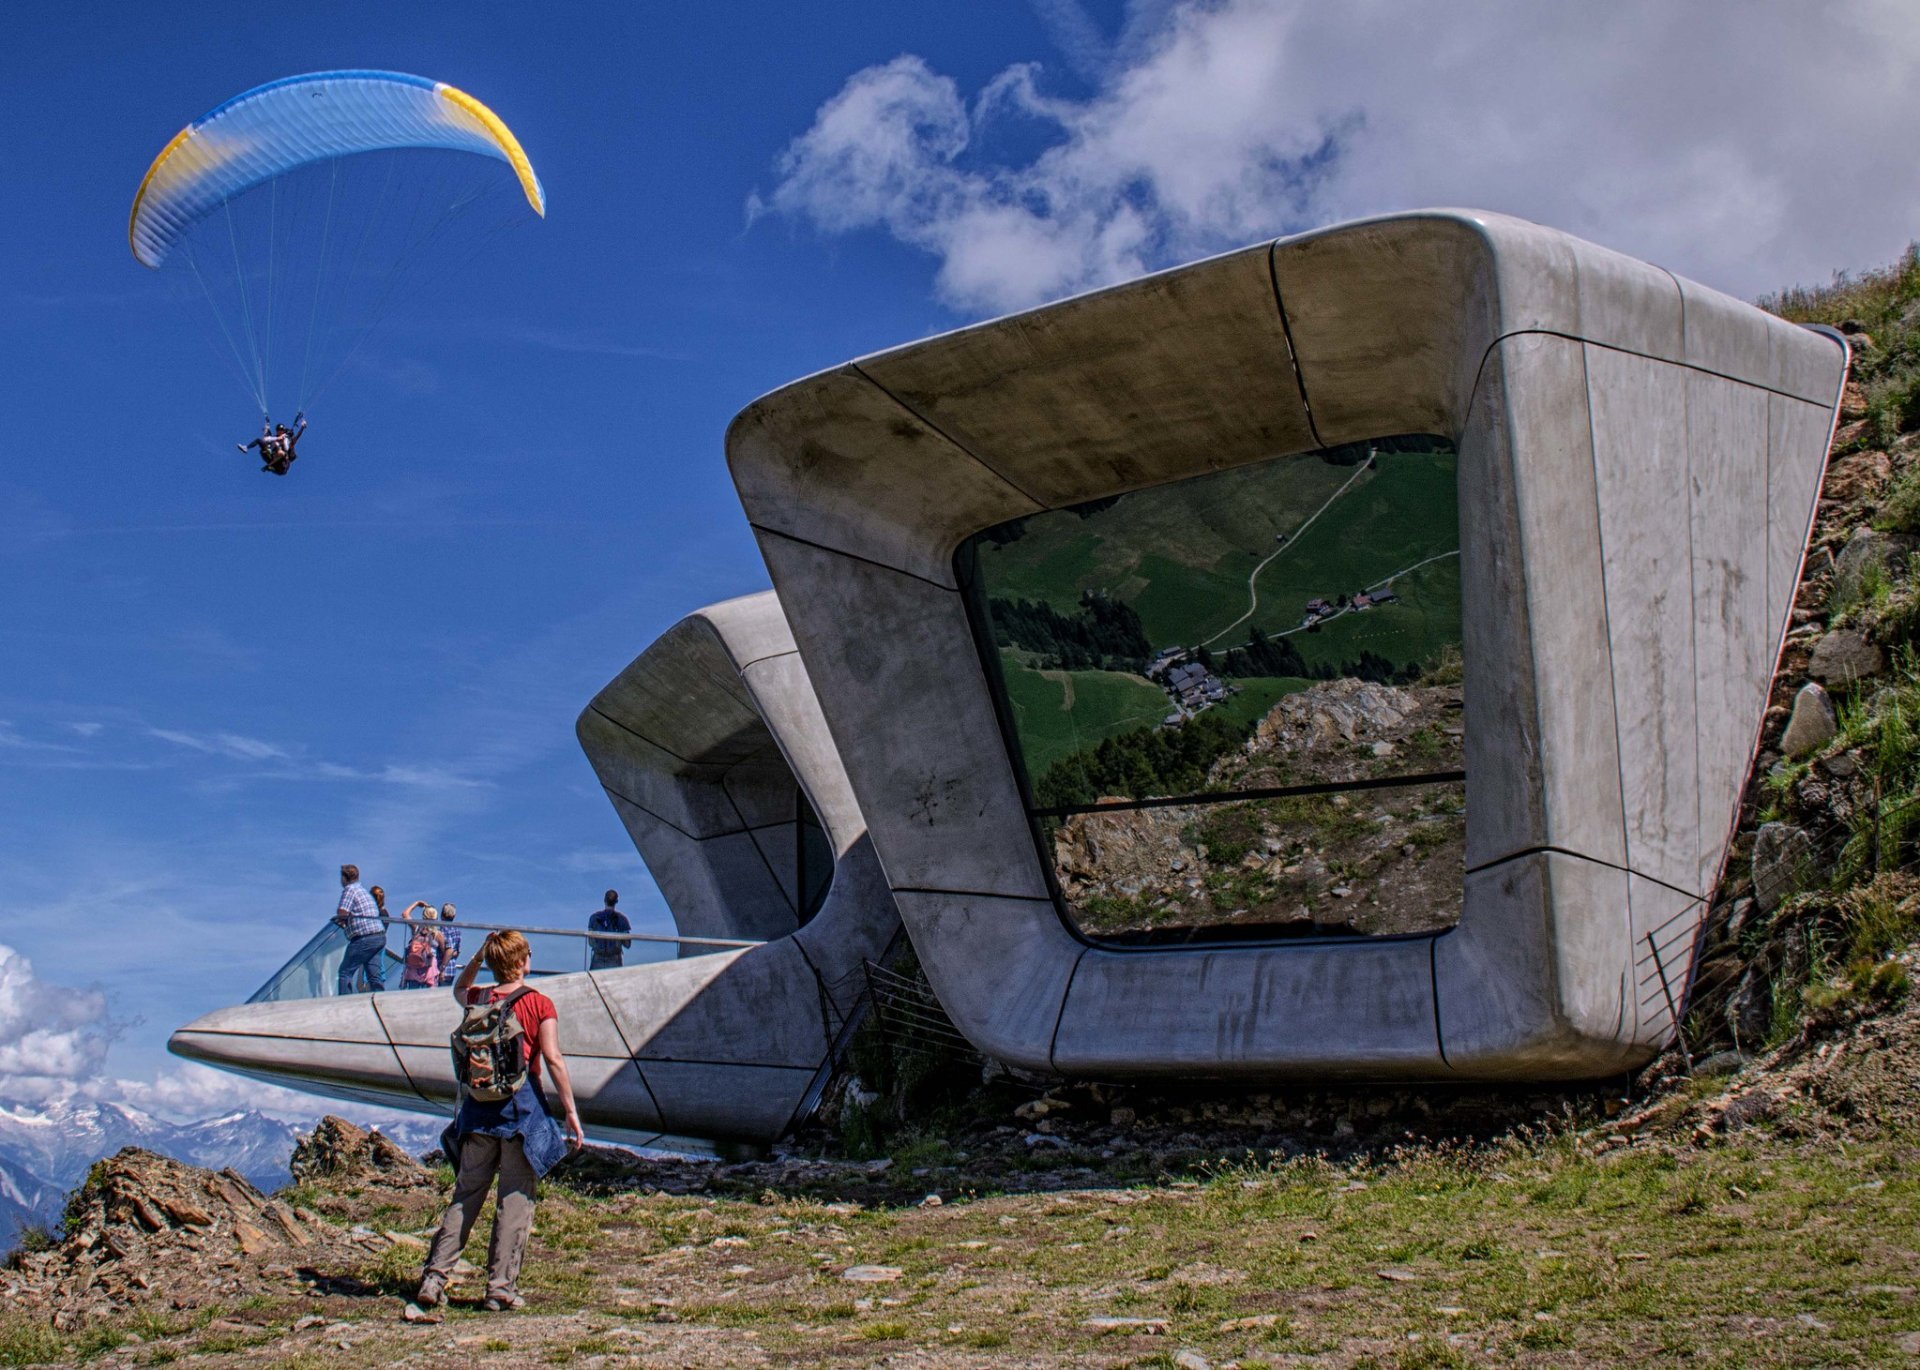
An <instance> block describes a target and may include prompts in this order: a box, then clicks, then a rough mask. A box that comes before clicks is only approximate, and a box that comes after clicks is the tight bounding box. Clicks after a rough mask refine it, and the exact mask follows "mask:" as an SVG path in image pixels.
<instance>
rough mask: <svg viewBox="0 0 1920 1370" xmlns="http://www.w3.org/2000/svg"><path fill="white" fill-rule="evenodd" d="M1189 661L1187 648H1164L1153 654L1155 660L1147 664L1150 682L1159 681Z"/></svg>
mask: <svg viewBox="0 0 1920 1370" xmlns="http://www.w3.org/2000/svg"><path fill="white" fill-rule="evenodd" d="M1186 659H1187V649H1186V648H1185V647H1162V648H1161V649H1160V650H1159V651H1157V652H1155V653H1154V654H1153V660H1152V661H1149V662H1148V663H1147V670H1146V676H1147V679H1148V680H1152V681H1159V680H1160V677H1161V676H1163V675H1165V674H1166V673H1167V672H1168V671H1170V670H1172V669H1173V668H1174V667H1176V666H1178V665H1179V664H1180V663H1181V662H1183V661H1185V660H1186Z"/></svg>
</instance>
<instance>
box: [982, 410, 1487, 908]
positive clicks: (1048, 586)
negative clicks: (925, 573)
mask: <svg viewBox="0 0 1920 1370" xmlns="http://www.w3.org/2000/svg"><path fill="white" fill-rule="evenodd" d="M1457 465H1458V461H1457V457H1456V455H1455V453H1454V451H1453V448H1452V447H1451V445H1450V444H1449V443H1448V442H1447V441H1446V440H1445V439H1442V438H1436V437H1429V436H1425V435H1414V436H1401V437H1389V438H1382V439H1378V440H1376V441H1373V442H1368V443H1357V444H1352V445H1350V446H1346V447H1341V448H1334V449H1328V450H1325V451H1320V452H1312V453H1305V454H1301V455H1298V456H1292V457H1284V458H1279V459H1277V460H1274V461H1269V462H1264V463H1261V464H1258V465H1254V466H1248V467H1241V468H1237V469H1235V470H1231V471H1223V472H1216V473H1213V474H1210V475H1206V476H1198V477H1194V478H1192V479H1189V480H1185V481H1180V482H1176V483H1174V484H1171V485H1165V486H1160V487H1156V488H1154V489H1150V490H1142V491H1137V492H1135V493H1132V494H1128V495H1124V496H1120V497H1118V498H1114V499H1104V500H1094V501H1091V502H1089V503H1087V504H1083V505H1079V506H1077V507H1074V508H1071V509H1064V510H1056V511H1053V512H1050V513H1046V514H1039V515H1034V516H1032V517H1030V518H1025V519H1020V520H1016V521H1014V522H1012V523H1007V524H1002V525H1000V526H999V527H997V528H992V529H989V530H987V531H986V532H984V533H982V534H980V535H978V536H977V537H975V538H974V539H972V540H971V541H970V542H969V543H968V545H967V546H966V547H965V548H964V549H963V550H962V553H961V556H960V558H959V566H960V569H961V573H962V576H963V578H964V580H965V582H966V585H967V588H968V592H969V597H970V603H971V606H972V610H973V614H974V619H975V627H976V631H977V633H978V636H979V638H980V640H981V642H982V645H983V653H984V654H985V655H986V657H987V658H988V663H987V664H988V666H989V676H990V677H991V678H992V679H993V680H994V682H995V685H996V688H997V691H998V694H999V705H1000V709H1001V715H1002V719H1003V721H1004V724H1005V726H1006V729H1007V732H1008V734H1009V739H1008V740H1009V743H1010V745H1011V746H1012V748H1013V750H1014V753H1015V756H1016V758H1017V760H1018V762H1019V765H1020V769H1021V770H1022V771H1023V778H1024V783H1025V786H1026V791H1027V797H1028V802H1029V806H1030V809H1031V813H1032V816H1033V819H1034V823H1035V826H1036V833H1037V835H1038V837H1039V840H1040V841H1041V842H1042V844H1043V847H1044V848H1045V850H1046V851H1047V852H1048V853H1049V854H1050V856H1051V859H1052V864H1053V873H1054V878H1055V881H1056V884H1057V887H1058V889H1059V891H1060V894H1061V896H1062V898H1063V899H1064V900H1065V903H1066V906H1067V909H1068V912H1069V913H1070V915H1071V916H1072V917H1073V918H1074V919H1075V921H1076V922H1077V923H1078V925H1079V926H1080V928H1081V930H1082V931H1083V932H1085V933H1087V934H1088V935H1090V936H1095V937H1100V938H1110V939H1117V940H1130V939H1132V940H1137V939H1148V940H1165V939H1168V938H1175V939H1177V938H1193V937H1196V936H1201V935H1204V936H1207V937H1215V936H1221V935H1231V936H1285V935H1299V934H1311V935H1330V934H1376V935H1377V934H1387V935H1391V934H1405V933H1417V932H1428V931H1433V930H1435V929H1437V928H1442V927H1447V926H1450V925H1451V924H1452V923H1454V922H1455V921H1456V920H1457V919H1458V917H1459V909H1460V897H1461V885H1462V874H1463V860H1464V851H1465V841H1464V838H1465V824H1466V816H1465V786H1464V783H1463V780H1462V775H1461V772H1462V766H1463V752H1462V740H1463V732H1462V711H1461V709H1462V696H1461V659H1460V522H1459V509H1458V496H1457V492H1456V485H1455V483H1456V479H1457Z"/></svg>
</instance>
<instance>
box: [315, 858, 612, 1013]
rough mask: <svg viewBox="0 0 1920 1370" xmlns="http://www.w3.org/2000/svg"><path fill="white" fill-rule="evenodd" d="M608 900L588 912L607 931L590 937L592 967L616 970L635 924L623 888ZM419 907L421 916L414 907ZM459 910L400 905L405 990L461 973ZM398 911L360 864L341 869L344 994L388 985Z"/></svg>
mask: <svg viewBox="0 0 1920 1370" xmlns="http://www.w3.org/2000/svg"><path fill="white" fill-rule="evenodd" d="M605 900H606V902H605V903H604V905H603V906H602V907H601V908H600V909H598V910H597V911H595V912H594V913H591V914H589V915H588V916H587V931H588V932H589V933H599V934H605V935H603V936H592V937H589V938H587V969H588V970H616V969H618V968H619V967H621V966H623V965H625V964H626V959H627V935H628V934H630V933H632V931H633V924H632V923H630V922H628V921H627V916H626V915H625V914H624V913H622V912H620V909H619V904H620V891H619V890H608V891H607V893H606V896H605ZM416 909H417V910H419V912H420V917H419V919H418V920H417V921H416V920H415V918H414V916H413V915H414V911H415V910H416ZM456 916H457V910H456V909H455V908H454V906H453V905H452V904H441V905H439V906H438V907H437V908H436V907H435V906H434V905H433V904H431V903H429V902H428V901H427V900H425V899H416V900H414V901H413V902H412V903H411V904H409V905H407V906H406V907H405V908H404V909H402V910H400V921H401V923H403V924H404V925H406V928H407V943H406V951H405V952H404V953H403V954H402V955H401V956H400V958H399V961H400V988H401V989H433V988H434V987H435V986H438V985H445V984H450V983H452V982H453V980H454V979H455V977H456V976H458V975H459V973H460V933H461V929H460V928H458V927H455V926H454V919H455V917H456ZM392 918H393V915H392V914H391V913H389V912H388V910H387V892H386V891H385V890H384V889H382V888H380V886H378V885H372V886H362V885H361V883H360V868H359V867H358V866H355V865H351V864H349V865H345V866H342V867H341V868H340V903H339V905H338V907H337V908H335V910H334V914H333V921H334V922H335V923H337V924H338V925H339V926H340V928H341V930H342V931H343V932H345V933H346V936H347V949H346V953H345V954H344V955H343V956H342V957H341V958H340V974H339V980H338V984H337V986H336V992H337V993H339V994H359V993H377V992H379V991H382V990H384V989H386V987H387V965H386V962H387V956H388V952H387V927H388V924H389V923H390V922H391V921H392Z"/></svg>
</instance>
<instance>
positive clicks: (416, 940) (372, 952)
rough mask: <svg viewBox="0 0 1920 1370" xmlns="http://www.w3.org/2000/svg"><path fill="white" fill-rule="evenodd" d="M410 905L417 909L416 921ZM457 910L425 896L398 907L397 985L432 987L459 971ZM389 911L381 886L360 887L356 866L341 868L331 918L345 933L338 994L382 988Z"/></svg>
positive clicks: (384, 892) (385, 895) (375, 990)
mask: <svg viewBox="0 0 1920 1370" xmlns="http://www.w3.org/2000/svg"><path fill="white" fill-rule="evenodd" d="M415 909H418V910H420V919H419V921H418V922H416V921H414V916H413V914H414V910H415ZM457 914H458V910H456V909H455V908H454V906H453V905H452V904H441V905H440V906H439V907H437V908H436V907H435V906H434V905H432V904H430V903H428V902H427V901H426V900H424V899H416V900H414V901H413V902H412V903H411V904H409V905H407V906H406V908H404V909H402V910H401V911H400V921H401V922H402V923H404V924H406V925H407V928H408V931H407V947H406V952H405V954H404V955H402V956H401V958H400V988H401V989H432V988H433V987H434V986H435V985H441V984H445V983H447V982H448V981H451V980H452V979H453V978H454V977H455V976H456V975H458V974H459V972H460V929H459V928H457V927H455V926H454V919H455V917H456V916H457ZM392 916H393V915H392V914H390V913H389V912H388V911H387V892H386V891H385V890H383V889H381V888H380V886H378V885H374V886H372V887H371V888H368V887H363V886H362V885H361V883H360V868H359V867H358V866H355V865H351V864H349V865H345V866H342V867H341V868H340V903H339V906H338V907H337V908H336V909H335V910H334V914H333V921H334V922H335V923H337V924H339V926H340V928H341V930H342V931H343V932H345V933H346V935H347V950H346V954H345V955H343V956H342V957H341V958H340V975H339V981H338V984H337V985H336V987H335V988H336V992H337V993H340V994H356V993H361V992H368V993H377V992H379V991H381V990H384V989H385V988H386V987H387V923H388V921H389V919H391V918H392Z"/></svg>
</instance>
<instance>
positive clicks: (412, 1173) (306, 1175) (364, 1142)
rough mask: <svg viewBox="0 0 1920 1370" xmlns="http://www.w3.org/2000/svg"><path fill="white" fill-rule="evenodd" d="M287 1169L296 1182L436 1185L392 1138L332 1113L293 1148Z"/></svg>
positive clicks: (430, 1175) (402, 1185)
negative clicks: (354, 1180)
mask: <svg viewBox="0 0 1920 1370" xmlns="http://www.w3.org/2000/svg"><path fill="white" fill-rule="evenodd" d="M289 1169H291V1170H292V1172H293V1178H294V1179H295V1180H296V1181H306V1182H312V1181H322V1180H324V1181H330V1182H337V1181H340V1180H344V1179H361V1180H370V1181H374V1182H377V1183H380V1184H384V1185H388V1186H395V1187H407V1186H414V1185H430V1184H433V1183H435V1180H434V1176H433V1173H432V1172H431V1171H429V1170H428V1169H427V1168H426V1167H425V1166H423V1165H421V1164H420V1162H418V1161H416V1160H414V1159H413V1157H411V1156H409V1155H408V1154H407V1153H406V1151H405V1150H404V1149H403V1148H402V1147H401V1146H400V1145H399V1143H397V1142H395V1141H394V1140H393V1139H392V1138H390V1137H388V1136H387V1135H386V1134H384V1133H381V1132H370V1131H368V1130H366V1129H365V1128H359V1127H355V1126H354V1125H353V1124H352V1123H350V1122H348V1121H347V1120H346V1119H344V1118H337V1117H334V1116H333V1115H332V1114H329V1115H327V1116H326V1117H325V1118H322V1119H321V1120H320V1122H319V1123H318V1125H316V1126H315V1127H314V1129H313V1131H312V1132H311V1133H310V1134H308V1135H307V1136H306V1137H305V1138H303V1139H302V1140H301V1142H300V1144H299V1145H298V1146H296V1147H295V1148H294V1149H293V1160H292V1162H291V1163H290V1165H289Z"/></svg>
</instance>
